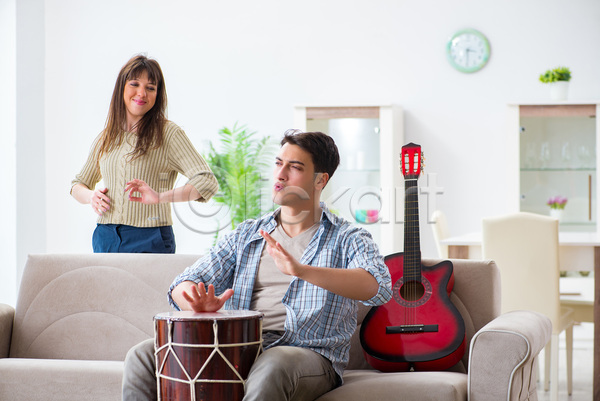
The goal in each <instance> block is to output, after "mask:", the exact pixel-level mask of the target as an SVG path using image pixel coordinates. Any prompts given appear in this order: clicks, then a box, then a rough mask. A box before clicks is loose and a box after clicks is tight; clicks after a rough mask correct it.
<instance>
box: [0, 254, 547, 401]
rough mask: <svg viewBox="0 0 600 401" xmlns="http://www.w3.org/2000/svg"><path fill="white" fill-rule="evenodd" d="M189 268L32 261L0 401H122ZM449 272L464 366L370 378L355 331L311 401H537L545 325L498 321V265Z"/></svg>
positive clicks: (139, 259) (3, 349) (462, 265)
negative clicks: (345, 358)
mask: <svg viewBox="0 0 600 401" xmlns="http://www.w3.org/2000/svg"><path fill="white" fill-rule="evenodd" d="M197 257H198V256H194V255H146V254H85V255H76V254H65V255H32V256H30V257H29V259H28V261H27V265H26V267H25V271H24V275H23V279H22V282H21V288H20V291H19V296H18V301H17V307H16V310H15V309H13V308H12V307H10V306H8V305H0V400H11V401H19V400H27V401H32V400H45V401H53V400H60V401H70V400H73V401H75V400H77V401H81V400H86V401H93V400H99V401H100V400H102V401H112V400H114V401H118V400H120V399H121V377H122V372H123V360H124V357H125V354H126V353H127V351H128V350H129V348H130V347H131V346H133V345H135V344H137V343H138V342H140V341H142V340H144V339H147V338H149V337H151V336H153V333H154V323H153V317H154V316H155V315H156V314H157V313H160V312H166V311H170V310H171V307H170V306H169V304H168V302H167V298H166V291H167V289H168V286H169V285H170V283H171V281H172V280H173V278H174V277H175V276H176V275H177V274H178V273H180V272H181V271H182V270H183V269H184V268H185V267H187V266H188V265H190V264H192V263H193V262H194V261H195V260H196V259H197ZM453 262H454V274H455V280H456V284H455V289H454V292H453V294H452V301H453V302H454V304H455V305H456V306H457V308H458V309H459V311H460V312H461V314H462V316H463V318H464V320H465V324H466V329H467V341H468V342H469V344H470V349H468V350H467V353H466V354H465V356H464V358H463V359H462V361H461V362H460V363H459V364H458V365H457V366H456V367H455V368H454V369H452V371H447V372H408V373H380V372H378V371H375V370H373V369H371V368H370V367H369V366H368V364H367V363H366V361H365V358H364V356H363V353H362V349H361V347H360V342H359V338H358V332H359V329H357V331H356V333H355V335H354V337H353V339H352V341H353V343H352V349H351V356H350V364H349V366H348V369H347V370H346V372H345V374H344V380H345V384H344V385H343V386H341V387H339V388H337V389H335V390H333V391H331V392H329V393H327V394H325V395H324V396H322V397H321V398H320V399H319V401H327V400H343V401H353V400H365V399H373V400H388V399H389V400H392V399H403V400H419V401H422V400H432V401H433V400H436V401H438V400H462V401H466V400H467V395H469V397H470V401H480V400H509V401H510V400H536V399H537V392H536V378H535V372H536V369H534V367H535V360H536V357H537V355H538V353H539V351H540V350H541V349H542V348H543V347H544V345H545V344H546V342H547V341H548V339H549V338H550V332H551V326H550V321H549V319H548V318H546V317H545V316H543V315H540V314H537V313H534V312H529V311H519V312H511V313H508V314H505V315H502V316H498V313H499V308H500V303H499V293H500V292H499V272H498V268H497V267H496V265H495V264H494V263H493V262H481V261H468V260H454V261H453ZM426 263H432V261H428V262H427V261H426ZM367 310H368V308H366V307H361V308H360V310H359V317H360V319H359V321H360V320H361V319H362V317H364V315H365V314H366V312H367Z"/></svg>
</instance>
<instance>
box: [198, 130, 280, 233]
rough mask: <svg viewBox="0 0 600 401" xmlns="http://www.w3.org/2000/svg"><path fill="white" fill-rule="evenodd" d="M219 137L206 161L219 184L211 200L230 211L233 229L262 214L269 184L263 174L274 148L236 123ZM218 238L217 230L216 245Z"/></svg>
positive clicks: (220, 133)
mask: <svg viewBox="0 0 600 401" xmlns="http://www.w3.org/2000/svg"><path fill="white" fill-rule="evenodd" d="M219 137H220V140H219V144H220V147H219V148H220V149H219V150H217V148H216V147H215V145H213V143H212V142H211V143H210V150H209V152H208V154H207V155H206V156H205V159H206V161H207V163H208V164H209V165H210V167H211V169H212V170H213V172H214V173H215V176H216V177H217V180H218V181H219V187H220V189H219V193H218V194H217V195H216V196H214V197H213V199H214V200H215V202H217V203H220V204H222V205H224V206H225V207H227V208H228V209H229V213H230V217H231V228H232V229H233V228H235V227H236V226H237V225H238V224H239V223H241V222H242V221H244V220H246V219H252V218H257V217H260V216H261V215H262V214H263V213H264V210H263V206H264V205H263V204H262V203H264V202H262V203H261V201H264V199H262V196H261V195H262V189H263V188H264V187H265V186H266V184H267V182H268V180H265V179H264V176H265V175H264V172H265V171H266V170H268V167H269V166H271V164H272V161H273V156H274V149H275V146H274V143H273V142H272V141H271V137H264V138H262V139H258V138H256V132H252V131H249V130H248V129H247V128H246V126H238V125H237V123H236V124H234V126H233V128H231V129H229V128H227V127H224V128H222V129H221V130H220V131H219ZM271 207H272V205H271ZM218 236H219V231H218V229H217V232H216V233H215V241H216V239H217V238H218Z"/></svg>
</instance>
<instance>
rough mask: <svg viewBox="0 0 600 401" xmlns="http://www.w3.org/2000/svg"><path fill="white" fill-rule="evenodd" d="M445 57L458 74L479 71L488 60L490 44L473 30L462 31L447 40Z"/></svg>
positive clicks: (479, 33)
mask: <svg viewBox="0 0 600 401" xmlns="http://www.w3.org/2000/svg"><path fill="white" fill-rule="evenodd" d="M446 56H448V61H449V62H450V64H451V65H452V66H453V67H454V68H456V69H457V70H458V71H460V72H468V73H470V72H475V71H479V70H480V69H482V68H483V67H484V66H485V65H486V64H487V62H488V60H489V59H490V42H489V41H488V40H487V38H486V37H485V36H484V35H483V34H482V33H481V32H479V31H477V30H475V29H462V30H460V31H458V32H456V33H455V34H454V35H452V37H451V38H450V39H449V40H448V44H447V45H446Z"/></svg>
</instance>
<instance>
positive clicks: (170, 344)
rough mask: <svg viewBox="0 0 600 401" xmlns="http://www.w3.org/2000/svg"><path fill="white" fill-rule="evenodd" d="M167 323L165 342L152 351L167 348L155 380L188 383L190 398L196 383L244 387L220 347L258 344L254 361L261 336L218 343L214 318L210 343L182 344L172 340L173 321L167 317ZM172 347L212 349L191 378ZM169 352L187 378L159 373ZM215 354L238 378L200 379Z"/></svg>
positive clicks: (259, 349) (237, 373)
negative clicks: (238, 341)
mask: <svg viewBox="0 0 600 401" xmlns="http://www.w3.org/2000/svg"><path fill="white" fill-rule="evenodd" d="M167 325H168V330H167V337H168V341H167V343H166V344H164V345H163V346H161V347H159V348H158V349H156V351H155V352H154V354H155V355H156V356H158V354H159V352H161V351H162V350H164V349H165V348H168V350H167V352H166V354H165V355H164V358H163V360H162V362H161V364H160V367H159V368H158V369H157V374H156V376H157V380H160V379H166V380H173V381H176V382H180V383H186V384H189V386H190V391H191V398H192V399H196V398H195V397H196V386H195V385H196V383H241V384H242V385H243V386H244V387H246V380H245V379H244V378H242V376H240V374H239V372H238V371H237V369H236V368H235V367H234V366H233V364H232V363H231V362H230V361H229V360H228V359H227V357H226V356H225V355H224V354H223V352H221V349H220V348H230V347H239V346H248V345H259V347H258V349H257V351H256V357H255V358H254V361H256V359H258V356H259V355H260V353H261V352H262V337H261V338H260V339H259V340H257V341H251V342H247V343H231V344H220V343H219V326H218V324H217V320H214V321H213V337H214V340H213V343H212V344H182V343H174V342H173V321H172V320H171V319H168V320H167ZM258 332H259V333H262V320H261V321H259V331H258ZM173 347H184V348H185V347H187V348H213V351H212V352H211V353H210V355H209V356H208V358H206V361H205V362H204V364H203V365H202V367H201V368H200V370H199V371H198V373H197V374H196V376H195V377H194V378H192V377H191V375H190V374H189V373H188V371H187V370H186V368H185V367H184V366H183V363H182V362H181V360H180V359H179V357H178V356H177V353H176V352H175V350H174V349H173ZM169 354H172V355H173V357H174V358H175V360H176V361H177V364H178V365H179V367H180V368H181V370H182V371H183V373H184V374H185V376H186V377H187V380H183V379H179V378H176V377H170V376H167V375H165V374H163V373H161V372H162V371H163V368H164V366H165V363H166V362H167V357H168V356H169ZM216 354H219V355H220V356H221V358H223V360H224V361H225V363H227V365H228V366H229V368H230V369H231V370H232V371H233V372H234V373H235V375H236V376H237V377H238V379H239V380H224V379H200V375H202V373H203V372H204V370H205V369H206V367H207V366H208V363H209V362H210V361H211V359H212V358H213V357H214V356H215V355H216Z"/></svg>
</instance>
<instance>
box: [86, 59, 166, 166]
mask: <svg viewBox="0 0 600 401" xmlns="http://www.w3.org/2000/svg"><path fill="white" fill-rule="evenodd" d="M144 71H146V73H147V74H148V80H149V81H150V82H153V83H154V84H155V85H156V102H155V103H154V107H152V108H151V109H150V110H149V111H148V112H147V113H146V114H144V116H143V117H142V119H141V120H140V121H139V122H138V123H137V124H136V125H135V128H136V131H137V142H136V144H135V148H134V149H133V150H132V151H131V153H130V154H129V156H130V157H131V160H133V159H136V158H138V157H140V156H143V155H145V154H146V153H147V152H148V150H150V149H156V148H158V147H160V146H161V145H162V143H163V129H164V126H165V123H166V122H167V90H166V88H165V80H164V77H163V73H162V70H161V68H160V65H159V64H158V62H157V61H156V60H152V59H149V58H148V57H146V56H144V55H138V56H134V57H133V58H131V59H130V60H129V61H128V62H127V63H126V64H125V65H124V66H123V68H121V71H120V72H119V76H118V77H117V82H116V83H115V89H114V90H113V94H112V99H111V101H110V108H109V112H108V117H107V118H106V125H105V127H104V131H103V134H102V139H101V140H100V142H99V145H100V149H99V154H98V159H100V158H101V157H102V155H103V154H105V153H107V152H110V151H111V150H113V149H115V148H116V147H118V146H120V145H121V143H122V142H123V138H124V135H123V134H124V132H125V127H126V124H127V118H126V116H127V114H126V109H125V101H124V99H123V93H124V90H125V84H126V83H127V81H130V80H132V79H136V78H139V77H140V76H141V75H142V73H143V72H144Z"/></svg>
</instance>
